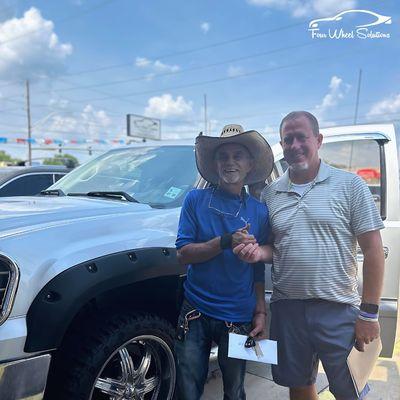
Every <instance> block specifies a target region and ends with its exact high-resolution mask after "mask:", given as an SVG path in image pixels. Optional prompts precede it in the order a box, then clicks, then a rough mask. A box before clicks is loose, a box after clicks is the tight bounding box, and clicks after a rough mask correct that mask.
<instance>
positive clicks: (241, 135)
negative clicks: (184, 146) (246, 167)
mask: <svg viewBox="0 0 400 400" xmlns="http://www.w3.org/2000/svg"><path fill="white" fill-rule="evenodd" d="M228 143H236V144H240V145H242V146H244V147H246V148H247V150H248V151H249V153H250V154H251V156H252V157H253V159H254V160H255V163H254V165H253V168H252V170H251V171H250V172H249V173H248V174H247V176H246V179H245V182H244V183H245V185H251V184H253V183H256V182H261V181H264V182H265V180H266V179H267V178H268V177H269V175H270V174H271V171H272V167H273V165H274V156H273V154H272V150H271V147H270V145H269V144H268V142H267V141H266V140H265V139H264V138H263V137H262V136H261V135H260V134H259V133H258V132H257V131H246V132H244V131H243V128H242V126H241V125H226V126H225V127H224V129H223V130H222V133H221V136H220V137H215V136H203V135H202V134H200V135H199V136H197V138H196V163H197V169H198V170H199V173H200V175H201V176H202V177H203V178H204V179H205V180H206V181H208V182H210V183H214V184H217V183H218V181H219V176H218V172H217V169H216V165H215V161H214V156H215V152H216V150H217V148H218V147H219V146H221V145H223V144H228Z"/></svg>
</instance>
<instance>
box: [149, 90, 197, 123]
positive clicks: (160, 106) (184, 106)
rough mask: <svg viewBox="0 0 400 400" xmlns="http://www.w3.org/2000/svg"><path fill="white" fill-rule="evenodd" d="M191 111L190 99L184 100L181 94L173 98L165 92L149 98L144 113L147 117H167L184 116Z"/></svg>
mask: <svg viewBox="0 0 400 400" xmlns="http://www.w3.org/2000/svg"><path fill="white" fill-rule="evenodd" d="M192 111H193V103H192V102H191V101H186V100H185V99H184V98H183V96H178V97H177V98H176V100H174V99H173V97H172V96H171V95H170V94H168V93H166V94H163V95H162V96H155V97H152V98H150V99H149V101H148V106H147V107H146V109H145V111H144V113H145V115H147V116H149V117H154V118H167V117H172V116H175V117H176V116H184V115H187V114H189V113H191V112H192Z"/></svg>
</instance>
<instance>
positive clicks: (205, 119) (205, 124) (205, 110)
mask: <svg viewBox="0 0 400 400" xmlns="http://www.w3.org/2000/svg"><path fill="white" fill-rule="evenodd" d="M207 125H208V124H207V95H206V94H205V95H204V133H205V134H206V135H207Z"/></svg>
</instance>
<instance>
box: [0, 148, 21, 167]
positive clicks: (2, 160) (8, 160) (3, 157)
mask: <svg viewBox="0 0 400 400" xmlns="http://www.w3.org/2000/svg"><path fill="white" fill-rule="evenodd" d="M20 161H21V160H19V159H17V158H12V157H11V156H10V155H9V154H7V153H6V152H5V151H4V150H0V164H5V165H17V164H18V163H19V162H20Z"/></svg>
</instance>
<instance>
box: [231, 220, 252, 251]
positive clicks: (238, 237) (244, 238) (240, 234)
mask: <svg viewBox="0 0 400 400" xmlns="http://www.w3.org/2000/svg"><path fill="white" fill-rule="evenodd" d="M249 229H250V224H249V223H247V224H246V225H245V226H244V227H243V228H241V229H238V230H237V231H236V232H235V233H233V234H232V249H233V248H235V247H236V246H237V245H239V244H241V243H243V244H249V243H257V240H256V238H255V237H254V235H249Z"/></svg>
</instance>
